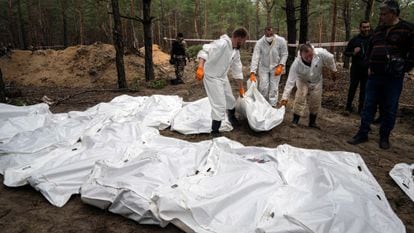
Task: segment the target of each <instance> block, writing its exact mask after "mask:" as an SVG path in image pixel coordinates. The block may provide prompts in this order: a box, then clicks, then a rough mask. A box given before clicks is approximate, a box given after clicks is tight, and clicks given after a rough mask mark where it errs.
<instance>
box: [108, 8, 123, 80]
mask: <svg viewBox="0 0 414 233" xmlns="http://www.w3.org/2000/svg"><path fill="white" fill-rule="evenodd" d="M111 3H112V13H113V16H114V29H113V37H114V46H115V51H116V71H117V73H118V88H127V82H126V78H125V67H124V44H123V41H122V23H121V15H120V14H119V6H118V0H111Z"/></svg>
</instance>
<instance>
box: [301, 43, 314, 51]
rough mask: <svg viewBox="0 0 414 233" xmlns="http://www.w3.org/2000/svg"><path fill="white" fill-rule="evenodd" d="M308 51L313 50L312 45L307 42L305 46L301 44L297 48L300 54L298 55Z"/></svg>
mask: <svg viewBox="0 0 414 233" xmlns="http://www.w3.org/2000/svg"><path fill="white" fill-rule="evenodd" d="M309 49H311V50H313V47H312V45H311V44H310V43H309V42H307V43H305V44H301V45H300V46H299V52H300V53H302V52H306V51H308V50H309Z"/></svg>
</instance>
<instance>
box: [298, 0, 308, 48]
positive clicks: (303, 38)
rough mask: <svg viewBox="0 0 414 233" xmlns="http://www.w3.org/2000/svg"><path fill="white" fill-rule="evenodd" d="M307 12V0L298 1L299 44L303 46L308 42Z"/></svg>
mask: <svg viewBox="0 0 414 233" xmlns="http://www.w3.org/2000/svg"><path fill="white" fill-rule="evenodd" d="M308 10H309V0H301V1H300V31H299V44H304V43H306V42H307V41H308V18H309V17H308Z"/></svg>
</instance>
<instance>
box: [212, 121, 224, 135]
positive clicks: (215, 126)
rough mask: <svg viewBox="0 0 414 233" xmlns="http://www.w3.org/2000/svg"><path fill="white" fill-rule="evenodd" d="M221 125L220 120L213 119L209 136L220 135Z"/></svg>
mask: <svg viewBox="0 0 414 233" xmlns="http://www.w3.org/2000/svg"><path fill="white" fill-rule="evenodd" d="M220 126H221V121H216V120H213V122H212V123H211V133H210V136H211V137H213V138H217V137H221V133H220V131H219V129H220Z"/></svg>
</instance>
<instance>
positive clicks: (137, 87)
mask: <svg viewBox="0 0 414 233" xmlns="http://www.w3.org/2000/svg"><path fill="white" fill-rule="evenodd" d="M140 88H141V85H140V83H139V78H138V77H134V78H133V79H132V83H131V90H133V91H139V90H140Z"/></svg>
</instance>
